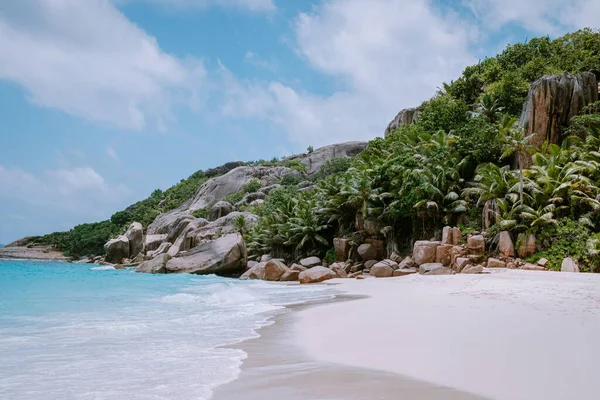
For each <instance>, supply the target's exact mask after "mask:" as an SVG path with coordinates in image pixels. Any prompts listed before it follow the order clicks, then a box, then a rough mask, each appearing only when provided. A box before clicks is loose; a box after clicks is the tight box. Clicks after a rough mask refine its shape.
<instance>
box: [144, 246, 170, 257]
mask: <svg viewBox="0 0 600 400" xmlns="http://www.w3.org/2000/svg"><path fill="white" fill-rule="evenodd" d="M172 245H173V244H172V243H169V242H163V243H161V244H160V246H158V249H156V250H154V251H149V252H148V253H146V258H148V259H153V258H154V257H156V256H158V255H160V254H165V253H167V252H168V251H169V249H171V246H172Z"/></svg>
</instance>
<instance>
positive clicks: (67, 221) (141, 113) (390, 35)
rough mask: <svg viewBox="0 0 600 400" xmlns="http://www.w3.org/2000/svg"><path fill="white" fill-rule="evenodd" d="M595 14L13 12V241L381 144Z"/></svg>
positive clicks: (484, 5)
mask: <svg viewBox="0 0 600 400" xmlns="http://www.w3.org/2000/svg"><path fill="white" fill-rule="evenodd" d="M597 15H600V2H598V1H596V0H576V1H571V2H569V4H566V3H565V2H562V1H558V0H502V1H501V0H454V1H427V0H319V1H309V0H306V1H300V0H8V1H3V2H0V60H2V62H0V243H6V242H9V241H12V240H14V239H17V238H19V237H22V236H25V235H34V234H43V233H47V232H50V231H55V230H64V229H69V228H70V227H72V226H73V225H75V224H77V223H82V222H92V221H97V220H101V219H104V218H107V217H109V216H110V215H111V214H112V213H113V212H115V211H117V210H119V209H122V208H124V207H125V206H127V205H129V204H131V203H134V202H135V201H137V200H140V199H142V198H144V197H146V196H147V195H148V194H149V193H150V192H152V190H154V189H156V188H162V189H165V188H167V187H169V186H171V185H172V184H174V183H176V182H177V181H179V180H180V179H181V178H185V177H187V176H188V175H190V174H192V173H193V172H195V171H196V170H198V169H206V168H209V167H213V166H216V165H219V164H222V163H224V162H226V161H231V160H255V159H261V158H265V159H270V158H272V157H273V156H282V155H285V154H290V153H293V152H299V151H303V150H304V149H306V147H307V146H308V145H313V146H315V147H317V146H320V145H325V144H330V143H335V142H340V141H346V140H369V139H371V138H373V137H375V136H378V135H381V134H382V132H383V131H384V128H385V126H386V125H387V123H388V121H389V120H391V119H392V118H393V117H394V116H395V114H396V113H397V111H398V110H400V109H401V108H405V107H410V106H416V105H418V104H419V103H420V102H421V101H423V100H425V99H427V98H429V97H431V96H432V95H433V93H434V92H435V90H436V87H437V86H440V84H441V83H442V82H443V81H449V80H451V79H453V78H456V77H457V76H458V75H459V74H460V72H461V70H462V69H463V68H464V67H465V66H466V65H469V64H471V63H473V62H476V61H477V59H480V58H483V57H485V56H489V55H493V54H495V53H496V52H497V51H499V50H501V49H502V48H503V47H504V46H505V45H506V44H508V43H514V42H516V41H522V40H525V39H526V38H528V37H533V36H539V35H545V34H549V35H551V36H556V35H559V34H562V33H565V32H567V31H571V30H574V29H577V28H580V27H584V26H592V27H593V26H594V24H595V23H596V24H597V22H596V21H594V20H593V19H594V18H595V16H597Z"/></svg>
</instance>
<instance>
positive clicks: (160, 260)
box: [135, 254, 171, 274]
mask: <svg viewBox="0 0 600 400" xmlns="http://www.w3.org/2000/svg"><path fill="white" fill-rule="evenodd" d="M170 259H171V256H170V255H168V254H160V255H158V256H157V257H155V258H153V259H152V260H148V261H144V262H143V263H141V264H140V266H139V267H137V269H136V270H135V272H144V273H149V274H165V273H166V272H167V262H168V261H169V260H170Z"/></svg>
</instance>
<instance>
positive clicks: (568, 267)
mask: <svg viewBox="0 0 600 400" xmlns="http://www.w3.org/2000/svg"><path fill="white" fill-rule="evenodd" d="M560 270H561V272H579V265H577V263H576V262H575V261H573V259H572V258H568V257H567V258H565V259H564V260H562V264H561V266H560Z"/></svg>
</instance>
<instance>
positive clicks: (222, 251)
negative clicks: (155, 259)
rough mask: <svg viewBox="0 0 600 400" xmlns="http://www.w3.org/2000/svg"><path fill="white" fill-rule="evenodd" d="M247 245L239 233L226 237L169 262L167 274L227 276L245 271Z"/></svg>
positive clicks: (207, 243)
mask: <svg viewBox="0 0 600 400" xmlns="http://www.w3.org/2000/svg"><path fill="white" fill-rule="evenodd" d="M247 261H248V260H247V254H246V245H245V243H244V239H243V238H242V235H240V234H239V233H235V234H230V235H225V236H223V237H220V238H218V239H216V240H214V241H211V242H206V243H202V244H201V245H199V246H198V247H195V248H193V249H192V250H190V251H188V252H186V253H185V254H184V255H183V256H181V257H176V258H173V259H171V260H169V261H168V262H167V266H166V269H167V272H168V273H171V272H184V273H190V274H201V275H203V274H219V275H227V274H234V273H236V272H240V271H243V270H244V269H245V268H246V264H247Z"/></svg>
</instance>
